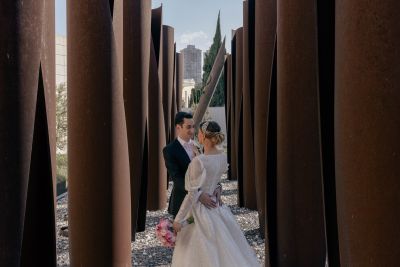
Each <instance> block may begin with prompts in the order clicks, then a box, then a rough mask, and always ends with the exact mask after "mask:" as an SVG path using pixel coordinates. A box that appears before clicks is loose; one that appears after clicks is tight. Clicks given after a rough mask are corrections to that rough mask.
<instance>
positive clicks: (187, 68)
mask: <svg viewBox="0 0 400 267" xmlns="http://www.w3.org/2000/svg"><path fill="white" fill-rule="evenodd" d="M181 53H182V54H183V62H184V63H183V78H184V79H193V80H194V81H195V83H196V84H198V83H201V73H202V71H201V50H200V49H198V48H196V47H195V46H194V45H188V46H187V47H186V48H184V49H182V50H181Z"/></svg>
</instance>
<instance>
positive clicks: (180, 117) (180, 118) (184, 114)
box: [175, 111, 193, 126]
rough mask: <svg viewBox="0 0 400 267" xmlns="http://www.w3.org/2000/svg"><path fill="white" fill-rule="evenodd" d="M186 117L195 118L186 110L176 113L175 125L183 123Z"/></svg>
mask: <svg viewBox="0 0 400 267" xmlns="http://www.w3.org/2000/svg"><path fill="white" fill-rule="evenodd" d="M184 119H193V116H192V114H190V113H188V112H184V111H179V112H178V113H176V115H175V126H176V125H178V124H179V125H182V124H183V121H184Z"/></svg>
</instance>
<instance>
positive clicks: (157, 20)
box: [147, 7, 167, 210]
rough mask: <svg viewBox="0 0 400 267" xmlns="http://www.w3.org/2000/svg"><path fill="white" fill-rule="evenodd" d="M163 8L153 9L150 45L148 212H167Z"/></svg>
mask: <svg viewBox="0 0 400 267" xmlns="http://www.w3.org/2000/svg"><path fill="white" fill-rule="evenodd" d="M161 20H162V7H159V8H156V9H153V10H152V21H151V27H152V42H151V43H150V76H149V99H151V101H149V111H148V112H149V115H148V136H149V157H148V162H149V164H151V167H150V168H149V169H148V187H147V200H148V201H147V209H149V210H159V209H164V208H165V206H166V203H167V194H166V193H167V191H166V188H167V170H166V169H165V164H164V159H163V155H162V148H163V147H164V146H165V145H166V141H165V131H164V129H165V126H164V113H163V106H162V79H161V77H162V61H161V62H160V61H159V59H160V58H162V56H161V57H160V53H161V49H162V47H161V42H160V40H162V39H161V37H162V35H161V25H162V24H161Z"/></svg>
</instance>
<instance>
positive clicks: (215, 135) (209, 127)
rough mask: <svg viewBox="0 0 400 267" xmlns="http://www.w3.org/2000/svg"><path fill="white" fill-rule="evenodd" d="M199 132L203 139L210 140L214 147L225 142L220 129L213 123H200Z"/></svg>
mask: <svg viewBox="0 0 400 267" xmlns="http://www.w3.org/2000/svg"><path fill="white" fill-rule="evenodd" d="M200 130H201V132H202V133H203V134H204V137H205V138H207V139H209V140H211V142H212V143H213V144H214V145H219V144H221V143H222V142H224V140H225V135H224V134H223V133H222V132H221V127H220V126H219V125H218V123H216V122H215V121H203V122H202V123H200Z"/></svg>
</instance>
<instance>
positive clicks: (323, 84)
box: [317, 1, 340, 266]
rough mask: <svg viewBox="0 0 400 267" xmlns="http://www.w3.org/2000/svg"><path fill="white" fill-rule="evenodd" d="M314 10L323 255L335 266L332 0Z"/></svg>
mask: <svg viewBox="0 0 400 267" xmlns="http://www.w3.org/2000/svg"><path fill="white" fill-rule="evenodd" d="M317 12H318V33H317V35H318V49H317V52H318V77H319V79H318V83H319V91H318V93H319V99H320V104H319V110H320V123H321V156H322V166H323V168H322V170H323V185H324V205H325V227H326V240H327V250H328V253H327V258H328V264H329V266H339V265H340V262H339V241H338V228H337V207H336V183H335V153H334V99H335V97H334V86H335V81H334V80H335V70H334V69H335V65H334V64H335V1H318V4H317Z"/></svg>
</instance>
